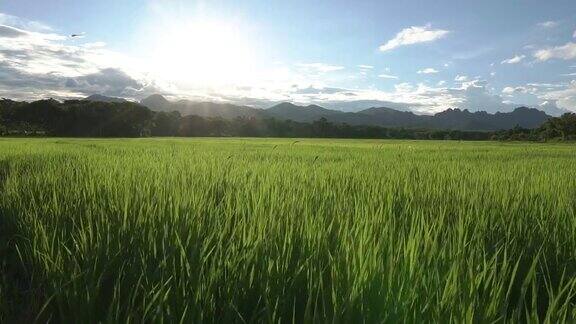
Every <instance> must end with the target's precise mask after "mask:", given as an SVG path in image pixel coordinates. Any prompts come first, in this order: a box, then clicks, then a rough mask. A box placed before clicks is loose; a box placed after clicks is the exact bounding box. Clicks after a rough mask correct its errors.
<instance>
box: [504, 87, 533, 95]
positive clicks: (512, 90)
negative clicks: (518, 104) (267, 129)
mask: <svg viewBox="0 0 576 324" xmlns="http://www.w3.org/2000/svg"><path fill="white" fill-rule="evenodd" d="M527 91H528V90H527V89H526V88H525V87H504V89H502V93H504V94H513V93H526V92H527Z"/></svg>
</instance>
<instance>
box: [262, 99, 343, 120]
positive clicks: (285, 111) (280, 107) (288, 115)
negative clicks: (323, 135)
mask: <svg viewBox="0 0 576 324" xmlns="http://www.w3.org/2000/svg"><path fill="white" fill-rule="evenodd" d="M265 113H266V115H267V116H270V117H274V118H277V119H290V120H293V121H297V122H310V121H314V120H317V119H320V118H322V117H324V118H326V119H330V117H333V116H335V115H339V114H344V113H343V112H341V111H337V110H330V109H326V108H323V107H320V106H317V105H309V106H298V105H295V104H292V103H289V102H283V103H280V104H277V105H275V106H272V107H270V108H268V109H266V110H265Z"/></svg>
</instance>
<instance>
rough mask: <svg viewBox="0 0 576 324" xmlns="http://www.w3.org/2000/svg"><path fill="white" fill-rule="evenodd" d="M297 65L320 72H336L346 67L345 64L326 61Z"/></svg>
mask: <svg viewBox="0 0 576 324" xmlns="http://www.w3.org/2000/svg"><path fill="white" fill-rule="evenodd" d="M296 66H297V67H300V68H303V69H306V70H310V71H312V72H318V73H326V72H334V71H339V70H343V69H344V67H343V66H339V65H331V64H326V63H297V64H296Z"/></svg>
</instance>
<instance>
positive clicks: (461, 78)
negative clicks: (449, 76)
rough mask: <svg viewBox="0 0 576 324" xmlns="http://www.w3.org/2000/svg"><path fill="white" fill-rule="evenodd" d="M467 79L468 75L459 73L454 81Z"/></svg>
mask: <svg viewBox="0 0 576 324" xmlns="http://www.w3.org/2000/svg"><path fill="white" fill-rule="evenodd" d="M467 80H468V77H467V76H465V75H459V74H458V75H457V76H456V77H455V78H454V81H456V82H465V81H467Z"/></svg>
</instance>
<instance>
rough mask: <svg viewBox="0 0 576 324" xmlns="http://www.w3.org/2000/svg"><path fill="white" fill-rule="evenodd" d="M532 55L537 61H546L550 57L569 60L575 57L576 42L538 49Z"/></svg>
mask: <svg viewBox="0 0 576 324" xmlns="http://www.w3.org/2000/svg"><path fill="white" fill-rule="evenodd" d="M534 57H535V58H536V59H538V60H539V61H548V60H550V59H554V58H556V59H562V60H571V59H575V58H576V43H572V42H568V43H566V44H565V45H562V46H556V47H549V48H545V49H541V50H538V51H536V52H535V53H534Z"/></svg>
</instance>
